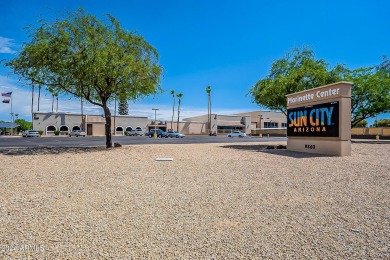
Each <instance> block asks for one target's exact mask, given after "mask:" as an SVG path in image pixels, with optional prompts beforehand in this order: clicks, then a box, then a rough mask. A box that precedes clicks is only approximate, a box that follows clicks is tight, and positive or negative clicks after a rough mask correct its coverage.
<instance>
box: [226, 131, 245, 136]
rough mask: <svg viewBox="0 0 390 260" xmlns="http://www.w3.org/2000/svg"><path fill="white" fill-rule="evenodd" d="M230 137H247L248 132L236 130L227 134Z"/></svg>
mask: <svg viewBox="0 0 390 260" xmlns="http://www.w3.org/2000/svg"><path fill="white" fill-rule="evenodd" d="M227 136H228V137H245V136H246V134H245V133H244V132H241V131H234V132H232V133H230V134H228V135H227Z"/></svg>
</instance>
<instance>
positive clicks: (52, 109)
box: [51, 94, 54, 113]
mask: <svg viewBox="0 0 390 260" xmlns="http://www.w3.org/2000/svg"><path fill="white" fill-rule="evenodd" d="M51 96H52V99H51V112H52V113H53V112H54V94H52V95H51Z"/></svg>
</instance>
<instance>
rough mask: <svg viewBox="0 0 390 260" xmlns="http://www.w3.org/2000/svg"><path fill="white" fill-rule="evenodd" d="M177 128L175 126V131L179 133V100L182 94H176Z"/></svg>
mask: <svg viewBox="0 0 390 260" xmlns="http://www.w3.org/2000/svg"><path fill="white" fill-rule="evenodd" d="M176 96H177V99H178V100H177V103H178V105H177V126H176V131H178V132H179V120H180V104H181V98H182V97H183V93H178V94H177V95H176Z"/></svg>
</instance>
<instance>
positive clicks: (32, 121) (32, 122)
mask: <svg viewBox="0 0 390 260" xmlns="http://www.w3.org/2000/svg"><path fill="white" fill-rule="evenodd" d="M31 129H34V81H32V82H31Z"/></svg>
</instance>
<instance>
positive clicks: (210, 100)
mask: <svg viewBox="0 0 390 260" xmlns="http://www.w3.org/2000/svg"><path fill="white" fill-rule="evenodd" d="M209 107H210V108H209V109H210V111H209V124H210V125H209V128H210V133H211V95H210V94H209Z"/></svg>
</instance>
